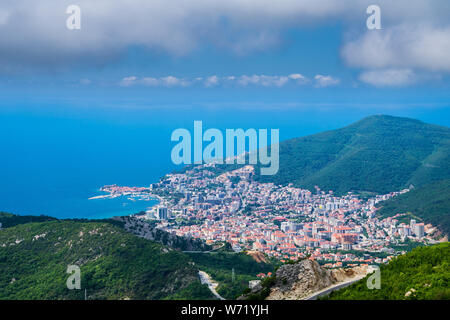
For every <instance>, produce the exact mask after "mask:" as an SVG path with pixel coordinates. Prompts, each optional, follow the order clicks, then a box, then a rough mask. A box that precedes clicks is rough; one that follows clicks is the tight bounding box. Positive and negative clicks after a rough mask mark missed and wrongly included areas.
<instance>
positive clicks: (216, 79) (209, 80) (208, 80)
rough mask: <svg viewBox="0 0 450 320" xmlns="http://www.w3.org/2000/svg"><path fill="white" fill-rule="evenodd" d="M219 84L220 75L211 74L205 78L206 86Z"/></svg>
mask: <svg viewBox="0 0 450 320" xmlns="http://www.w3.org/2000/svg"><path fill="white" fill-rule="evenodd" d="M218 84H219V77H217V76H210V77H208V78H206V80H205V86H207V87H214V86H216V85H218Z"/></svg>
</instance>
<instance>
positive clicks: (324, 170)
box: [256, 115, 450, 193]
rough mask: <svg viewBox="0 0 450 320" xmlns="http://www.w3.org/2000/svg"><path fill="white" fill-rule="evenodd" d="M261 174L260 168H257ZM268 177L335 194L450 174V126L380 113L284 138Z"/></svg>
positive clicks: (384, 188)
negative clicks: (276, 167) (277, 166)
mask: <svg viewBox="0 0 450 320" xmlns="http://www.w3.org/2000/svg"><path fill="white" fill-rule="evenodd" d="M256 172H257V174H258V173H259V170H256ZM256 178H257V179H258V180H260V181H263V182H275V183H277V184H287V183H291V182H292V183H294V185H296V186H299V187H303V188H308V189H311V190H312V189H313V188H314V186H316V185H317V186H319V187H321V188H322V189H323V190H334V191H335V192H336V193H345V192H348V191H369V192H376V193H387V192H390V191H394V190H399V189H401V188H404V187H408V186H409V185H410V184H413V185H414V186H420V185H423V184H426V183H428V182H432V181H435V180H439V179H443V178H450V129H449V128H447V127H441V126H436V125H431V124H426V123H423V122H421V121H418V120H413V119H408V118H399V117H392V116H384V115H377V116H371V117H367V118H364V119H362V120H360V121H358V122H356V123H354V124H351V125H349V126H347V127H344V128H341V129H338V130H332V131H327V132H322V133H319V134H315V135H311V136H307V137H302V138H295V139H291V140H287V141H284V142H281V143H280V169H279V171H278V173H277V174H276V175H273V176H257V177H256Z"/></svg>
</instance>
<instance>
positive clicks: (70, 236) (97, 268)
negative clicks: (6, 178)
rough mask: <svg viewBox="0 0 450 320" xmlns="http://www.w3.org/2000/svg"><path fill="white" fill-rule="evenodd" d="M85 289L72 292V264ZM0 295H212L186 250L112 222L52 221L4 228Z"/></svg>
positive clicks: (0, 238) (0, 247) (0, 248)
mask: <svg viewBox="0 0 450 320" xmlns="http://www.w3.org/2000/svg"><path fill="white" fill-rule="evenodd" d="M72 264H75V265H78V266H79V267H80V268H81V288H82V290H68V289H67V287H66V280H67V278H68V277H69V275H68V274H67V273H66V270H67V266H68V265H72ZM0 270H1V272H0V299H84V289H85V288H86V289H87V295H88V299H170V298H177V299H183V298H184V299H186V298H190V299H200V298H212V295H211V293H210V292H209V290H208V289H207V287H206V286H204V285H201V283H200V281H199V278H198V269H197V268H196V267H195V266H194V265H193V263H192V260H191V259H190V258H189V256H187V255H186V254H184V253H182V252H179V251H175V250H173V249H171V248H169V247H166V246H163V245H160V244H158V243H155V242H152V241H148V240H145V239H142V238H138V237H136V236H134V235H132V234H130V233H127V232H126V231H124V230H123V229H122V228H120V227H117V226H115V225H113V224H111V223H108V222H76V221H60V220H55V221H47V222H31V223H25V224H19V225H16V226H13V227H10V228H4V229H1V230H0Z"/></svg>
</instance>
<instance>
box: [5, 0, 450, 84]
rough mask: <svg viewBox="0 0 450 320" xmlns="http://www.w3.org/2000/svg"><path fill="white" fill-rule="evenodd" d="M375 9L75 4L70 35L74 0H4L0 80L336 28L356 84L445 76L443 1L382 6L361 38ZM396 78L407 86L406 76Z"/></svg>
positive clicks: (329, 3) (241, 3) (178, 2)
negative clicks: (3, 75) (77, 22)
mask: <svg viewBox="0 0 450 320" xmlns="http://www.w3.org/2000/svg"><path fill="white" fill-rule="evenodd" d="M372 2H373V1H369V0H322V1H315V0H280V1H273V0H227V1H211V0H172V1H164V0H152V1H139V0H122V1H116V0H96V1H92V0H78V1H77V2H76V4H77V5H79V6H80V8H81V30H68V29H67V28H66V19H67V18H68V15H67V14H66V8H67V7H68V6H69V5H71V4H73V1H71V0H61V1H54V0H40V1H27V0H2V2H1V3H0V39H1V41H0V72H2V71H7V72H17V71H22V70H28V69H30V68H31V69H33V68H42V69H45V70H47V69H65V68H73V67H74V66H91V65H92V66H102V65H107V64H109V63H111V62H114V61H116V60H117V59H120V57H122V56H123V55H124V54H125V53H126V50H127V48H129V47H130V46H142V47H145V48H147V49H148V50H153V51H156V52H164V53H167V54H169V55H174V56H182V55H188V54H190V53H192V52H194V51H195V50H196V49H197V48H199V47H202V46H214V47H216V48H219V49H221V50H224V51H228V52H230V53H231V54H237V55H241V54H248V53H251V52H257V51H262V50H267V49H270V48H273V47H276V46H279V45H280V43H282V42H283V34H284V32H285V31H287V30H288V29H290V28H302V27H304V26H308V27H310V26H321V25H329V24H330V23H331V22H333V21H339V22H342V25H343V26H344V32H345V34H344V35H343V38H344V40H343V43H342V50H341V56H342V59H343V61H344V62H345V63H346V64H347V65H348V66H350V67H353V68H357V69H360V70H361V76H360V79H365V80H368V79H369V78H370V79H374V78H375V76H374V75H375V74H376V75H378V76H382V75H383V72H384V74H385V75H389V73H386V72H387V71H386V70H397V74H399V73H398V70H411V72H412V73H413V74H420V73H421V72H433V73H444V74H448V73H449V72H450V2H449V1H448V0H429V1H422V0H396V1H391V0H379V1H377V4H378V5H379V6H380V7H381V12H382V30H367V29H366V28H365V19H366V18H367V15H366V8H367V6H368V5H370V4H373V3H372ZM400 78H401V77H399V78H398V79H400ZM401 79H404V81H405V82H404V83H412V82H411V80H410V78H409V77H403V78H401ZM178 80H179V79H178ZM217 80H218V79H215V78H209V79H208V82H207V83H208V85H209V86H216V85H217ZM291 80H294V79H292V78H289V77H288V78H281V77H279V78H273V77H269V76H267V77H262V76H260V78H258V76H256V77H255V76H249V77H248V78H241V79H239V81H241V84H242V85H250V84H252V83H258V84H261V85H267V86H269V85H270V86H277V85H278V86H283V85H284V84H285V83H287V82H290V81H291ZM142 81H143V80H142ZM145 81H146V82H148V84H149V85H166V86H180V85H187V83H184V82H177V79H172V78H167V79H152V78H148V79H146V80H145ZM299 81H302V79H299ZM399 81H400V80H399ZM315 82H316V83H317V86H326V85H328V84H331V83H332V82H333V81H332V79H326V78H317V79H315ZM365 82H367V83H371V81H365ZM372 82H374V81H372ZM385 82H386V83H388V81H385Z"/></svg>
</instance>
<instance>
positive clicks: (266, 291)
mask: <svg viewBox="0 0 450 320" xmlns="http://www.w3.org/2000/svg"><path fill="white" fill-rule="evenodd" d="M366 274H367V267H355V268H352V269H335V270H328V269H325V268H322V267H321V266H320V265H319V264H318V263H317V262H316V261H313V260H309V259H305V260H301V261H299V262H297V263H295V264H286V265H283V266H281V267H280V268H279V269H278V270H277V272H276V273H275V278H274V279H273V280H272V281H271V284H270V285H267V284H263V282H264V281H263V282H258V283H255V284H254V285H253V286H252V287H251V288H250V289H251V291H250V292H249V293H248V294H246V295H243V296H241V297H239V298H238V299H239V300H245V299H247V298H251V296H253V297H255V296H258V299H263V298H264V297H265V299H267V300H300V299H303V298H307V297H309V296H311V295H313V294H315V293H317V292H319V291H321V290H322V289H325V288H328V287H330V286H333V285H335V284H339V283H343V282H345V281H349V280H352V279H359V278H361V277H362V276H364V275H366ZM253 299H254V298H253Z"/></svg>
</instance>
